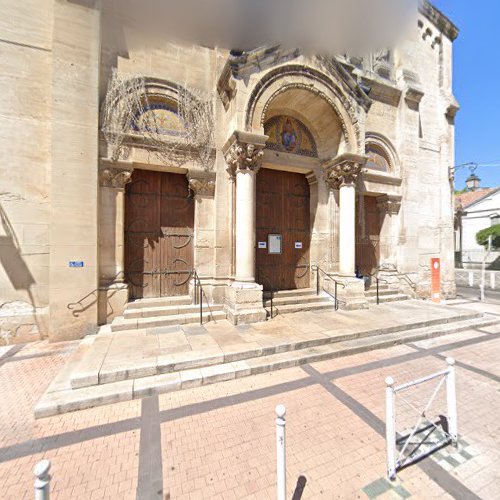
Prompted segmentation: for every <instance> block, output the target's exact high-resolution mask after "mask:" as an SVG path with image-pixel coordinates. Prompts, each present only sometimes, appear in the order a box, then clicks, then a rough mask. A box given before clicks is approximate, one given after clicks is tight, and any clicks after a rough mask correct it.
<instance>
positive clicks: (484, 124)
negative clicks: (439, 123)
mask: <svg viewBox="0 0 500 500" xmlns="http://www.w3.org/2000/svg"><path fill="white" fill-rule="evenodd" d="M431 1H432V3H433V4H434V5H435V6H436V7H437V8H438V9H439V10H441V11H442V12H443V13H444V14H445V15H446V16H448V17H449V18H450V19H451V20H452V21H453V22H454V23H455V24H456V25H457V26H458V28H459V29H460V34H459V36H458V38H457V40H456V41H455V44H454V50H455V54H454V93H455V96H456V98H457V99H458V101H459V103H460V111H459V112H458V115H457V119H456V163H457V164H460V163H466V162H470V161H474V162H478V163H481V162H492V161H497V162H498V164H499V165H500V133H499V130H500V129H499V127H500V98H499V95H500V0H476V1H473V2H471V1H470V0H431ZM468 174H469V171H468V170H467V169H461V170H460V171H458V172H457V176H456V180H455V186H456V188H457V189H461V188H463V187H464V181H465V178H466V177H467V175H468ZM476 174H477V175H478V176H479V177H480V178H481V181H482V182H481V185H482V186H500V166H498V167H483V168H478V170H477V171H476Z"/></svg>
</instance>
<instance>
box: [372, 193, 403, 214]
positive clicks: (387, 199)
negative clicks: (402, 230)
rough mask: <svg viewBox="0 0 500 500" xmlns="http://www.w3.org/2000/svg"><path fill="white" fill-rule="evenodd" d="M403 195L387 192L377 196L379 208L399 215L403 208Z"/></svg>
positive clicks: (385, 212) (386, 212) (383, 211)
mask: <svg viewBox="0 0 500 500" xmlns="http://www.w3.org/2000/svg"><path fill="white" fill-rule="evenodd" d="M401 199H402V197H401V196H398V195H393V194H385V195H383V196H379V197H378V198H377V207H378V209H379V210H380V211H381V212H382V213H384V214H388V215H397V214H398V213H399V209H400V208H401Z"/></svg>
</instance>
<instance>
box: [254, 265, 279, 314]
mask: <svg viewBox="0 0 500 500" xmlns="http://www.w3.org/2000/svg"><path fill="white" fill-rule="evenodd" d="M258 281H259V282H261V281H263V282H264V283H265V284H266V285H267V286H268V289H267V290H264V296H265V294H266V293H269V300H270V301H271V319H273V318H274V293H275V292H276V291H277V290H275V289H274V288H273V287H272V286H269V285H271V281H270V280H269V278H268V277H267V276H266V275H265V274H263V273H262V272H259V278H258ZM261 284H263V283H261Z"/></svg>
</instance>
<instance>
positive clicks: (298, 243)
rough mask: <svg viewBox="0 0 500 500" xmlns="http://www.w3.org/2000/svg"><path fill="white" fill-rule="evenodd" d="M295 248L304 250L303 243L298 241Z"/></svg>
mask: <svg viewBox="0 0 500 500" xmlns="http://www.w3.org/2000/svg"><path fill="white" fill-rule="evenodd" d="M295 248H297V249H301V248H302V241H296V242H295Z"/></svg>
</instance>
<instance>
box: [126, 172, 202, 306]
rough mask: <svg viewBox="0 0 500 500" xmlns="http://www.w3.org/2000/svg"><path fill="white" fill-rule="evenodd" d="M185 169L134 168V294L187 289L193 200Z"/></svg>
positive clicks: (129, 244)
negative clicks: (153, 170) (189, 194)
mask: <svg viewBox="0 0 500 500" xmlns="http://www.w3.org/2000/svg"><path fill="white" fill-rule="evenodd" d="M188 193H189V191H188V185H187V180H186V177H185V176H184V175H180V174H170V173H163V172H152V171H148V170H135V171H134V173H133V175H132V181H131V182H130V184H128V185H127V189H126V203H125V275H126V279H127V281H128V283H129V285H130V297H131V298H134V299H138V298H143V297H165V296H172V295H186V294H187V293H188V291H189V278H190V273H191V270H192V268H193V226H194V203H193V200H192V199H191V198H189V197H188Z"/></svg>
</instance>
